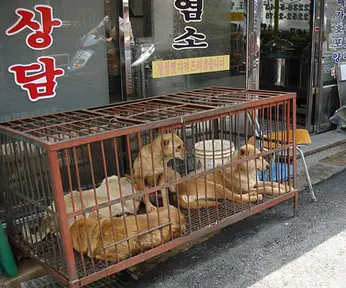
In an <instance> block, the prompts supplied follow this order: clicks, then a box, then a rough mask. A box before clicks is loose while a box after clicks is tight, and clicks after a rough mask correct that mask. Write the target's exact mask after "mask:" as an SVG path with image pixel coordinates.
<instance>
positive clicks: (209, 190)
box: [177, 144, 292, 209]
mask: <svg viewBox="0 0 346 288" xmlns="http://www.w3.org/2000/svg"><path fill="white" fill-rule="evenodd" d="M250 157H251V158H250ZM249 158H250V159H249ZM233 159H235V160H237V159H239V160H244V161H242V162H240V163H239V164H238V165H234V166H231V167H229V168H226V169H224V170H223V171H222V170H218V171H216V172H215V174H213V173H210V174H207V176H206V177H201V178H197V179H192V180H188V181H186V182H183V183H180V184H178V189H177V190H178V199H179V206H180V207H182V208H185V209H188V208H191V209H198V208H204V207H213V206H217V205H219V204H220V203H219V202H218V201H217V200H222V199H228V200H230V201H233V202H236V203H249V202H253V203H254V202H257V201H261V200H262V199H263V194H270V195H280V194H284V193H287V192H289V191H291V189H292V188H291V187H289V186H288V185H287V186H286V185H284V184H280V183H277V182H265V181H259V180H258V174H257V171H258V170H260V171H264V170H266V169H268V168H270V165H269V163H268V162H267V161H265V160H264V159H263V158H262V157H261V152H260V151H259V150H258V149H256V148H255V147H254V146H253V145H250V144H248V145H244V146H242V147H240V149H239V150H238V151H237V152H236V153H235V154H234V155H233Z"/></svg>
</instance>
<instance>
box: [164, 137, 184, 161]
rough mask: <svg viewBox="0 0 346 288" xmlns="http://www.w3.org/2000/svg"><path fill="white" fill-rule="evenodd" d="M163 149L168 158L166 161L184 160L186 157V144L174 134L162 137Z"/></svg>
mask: <svg viewBox="0 0 346 288" xmlns="http://www.w3.org/2000/svg"><path fill="white" fill-rule="evenodd" d="M162 148H163V151H164V154H165V157H166V160H170V159H173V158H179V159H181V160H184V159H185V157H186V150H185V147H184V142H183V140H181V139H180V138H179V136H178V135H176V134H174V133H170V134H164V135H163V136H162Z"/></svg>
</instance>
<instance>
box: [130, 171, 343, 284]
mask: <svg viewBox="0 0 346 288" xmlns="http://www.w3.org/2000/svg"><path fill="white" fill-rule="evenodd" d="M345 187H346V171H343V172H341V173H340V174H337V175H335V176H333V177H332V178H330V179H328V180H327V181H325V182H322V183H320V184H318V185H316V186H315V192H316V196H317V198H318V202H317V203H310V197H309V193H308V191H306V190H305V191H303V192H301V193H300V205H299V213H298V215H297V217H295V218H293V217H292V205H291V203H285V204H283V205H280V206H277V207H274V208H272V209H270V210H268V211H266V212H264V213H262V214H260V215H256V216H254V217H251V218H249V219H247V220H245V221H242V222H240V223H237V224H235V225H233V226H230V227H228V228H226V229H224V230H223V231H222V232H221V233H219V234H217V235H215V236H214V237H213V238H211V239H210V240H208V241H207V242H204V243H201V244H199V245H197V246H195V247H193V248H191V249H190V250H188V251H186V252H184V253H182V254H179V255H177V256H176V257H174V258H172V259H170V260H168V261H166V262H165V263H162V264H160V265H159V266H158V267H157V268H155V269H154V270H153V271H151V272H150V274H148V275H146V276H145V277H144V278H143V279H140V281H139V282H136V283H133V284H132V285H131V287H151V288H156V287H165V288H169V287H172V288H173V287H174V288H178V287H208V288H210V287H230V288H231V287H232V288H238V287H239V288H242V287H251V288H262V287H273V288H274V287H275V288H281V287H290V288H295V287H297V288H298V287H299V288H304V287H306V288H313V287H326V288H333V287H346V188H345Z"/></svg>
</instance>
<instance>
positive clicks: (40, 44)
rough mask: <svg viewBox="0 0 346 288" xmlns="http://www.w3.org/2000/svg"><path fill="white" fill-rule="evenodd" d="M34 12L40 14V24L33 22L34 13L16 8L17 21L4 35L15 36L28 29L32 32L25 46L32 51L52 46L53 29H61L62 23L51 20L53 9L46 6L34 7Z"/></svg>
mask: <svg viewBox="0 0 346 288" xmlns="http://www.w3.org/2000/svg"><path fill="white" fill-rule="evenodd" d="M35 10H36V11H37V12H39V13H40V14H41V23H40V22H38V21H36V20H34V18H35V13H34V12H33V11H31V10H28V9H24V8H18V9H17V10H16V14H17V15H18V16H19V19H18V21H17V22H16V23H15V24H14V25H12V26H11V27H10V28H8V29H7V31H6V35H7V36H12V35H16V34H18V33H19V32H21V31H23V30H24V29H26V28H28V29H30V30H31V31H32V33H30V34H29V35H28V36H27V37H26V44H27V45H28V46H29V47H30V48H31V49H33V50H44V49H48V48H49V47H50V46H51V45H52V44H53V37H52V32H53V28H55V27H61V26H62V21H61V20H60V19H57V18H53V8H52V7H50V6H47V5H36V6H35Z"/></svg>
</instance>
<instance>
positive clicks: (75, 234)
mask: <svg viewBox="0 0 346 288" xmlns="http://www.w3.org/2000/svg"><path fill="white" fill-rule="evenodd" d="M169 210H170V212H169V213H168V210H167V209H165V208H160V209H158V211H153V212H151V213H149V214H148V218H149V229H153V228H155V227H158V226H160V225H164V224H167V225H165V226H164V227H163V228H160V229H155V230H154V231H151V232H147V233H144V234H142V235H141V236H137V237H132V236H135V235H137V234H139V233H143V232H145V231H148V221H147V214H140V215H137V219H136V216H134V215H131V216H127V217H125V219H124V216H122V217H115V218H105V219H100V220H98V219H97V215H96V212H93V213H91V214H90V216H89V217H88V218H86V219H85V220H84V219H80V220H78V221H77V222H76V223H75V224H73V225H72V226H71V228H70V233H71V238H72V245H73V249H75V250H76V251H77V252H80V253H83V254H87V255H88V257H90V258H96V259H97V260H105V261H112V262H119V261H122V260H124V259H127V258H129V257H131V256H134V255H137V254H139V253H141V251H146V250H149V249H151V248H154V247H157V246H160V245H162V243H166V242H168V241H170V240H172V238H171V236H172V235H173V238H177V237H180V236H181V235H182V234H183V233H184V232H185V218H184V216H183V214H179V211H178V209H177V208H175V207H173V206H171V207H170V209H169ZM158 213H159V217H158ZM169 215H170V217H169ZM159 219H160V221H159ZM124 220H125V221H124ZM99 221H100V225H99ZM124 222H125V223H126V227H125V225H124V224H125V223H124ZM170 222H171V225H168V223H170ZM137 225H138V226H137ZM100 226H101V229H100ZM137 227H138V229H137ZM113 229H114V230H113ZM113 231H114V234H113ZM171 233H172V234H171ZM127 237H128V238H130V240H129V241H125V240H124V239H126V238H127ZM131 237H132V238H131ZM113 243H118V244H117V245H113V246H110V245H112V244H113ZM107 246H110V247H108V248H106V249H103V247H107Z"/></svg>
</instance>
